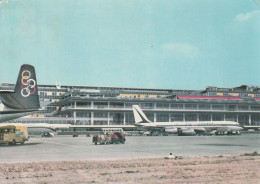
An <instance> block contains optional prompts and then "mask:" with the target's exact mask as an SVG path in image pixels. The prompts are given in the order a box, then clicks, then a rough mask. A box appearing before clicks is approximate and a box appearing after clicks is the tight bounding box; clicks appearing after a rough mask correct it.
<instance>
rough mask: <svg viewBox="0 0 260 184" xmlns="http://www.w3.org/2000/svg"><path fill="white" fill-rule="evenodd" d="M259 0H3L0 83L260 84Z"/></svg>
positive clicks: (193, 86)
mask: <svg viewBox="0 0 260 184" xmlns="http://www.w3.org/2000/svg"><path fill="white" fill-rule="evenodd" d="M259 5H260V3H259V1H258V0H228V1H227V0H216V1H213V0H182V1H179V0H160V1H158V0H127V1H122V0H95V1H93V0H76V1H72V0H44V1H43V0H9V1H7V0H0V83H2V82H11V83H14V82H16V78H17V75H18V71H19V68H20V65H22V64H24V63H26V64H32V65H34V66H35V68H36V72H37V79H38V83H39V84H56V83H57V82H58V83H61V84H62V85H89V86H115V87H137V88H167V89H204V88H205V87H206V86H218V87H236V86H240V85H242V84H249V85H260V8H259Z"/></svg>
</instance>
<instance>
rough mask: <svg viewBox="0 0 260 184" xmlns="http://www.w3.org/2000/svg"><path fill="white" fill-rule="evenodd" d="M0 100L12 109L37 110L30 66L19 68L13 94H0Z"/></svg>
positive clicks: (36, 94) (35, 89)
mask: <svg viewBox="0 0 260 184" xmlns="http://www.w3.org/2000/svg"><path fill="white" fill-rule="evenodd" d="M0 100H1V101H2V103H3V104H4V105H6V106H7V107H10V108H13V109H39V108H40V102H39V95H38V87H37V80H36V75H35V70H34V67H33V66H32V65H27V64H24V65H22V66H21V69H20V72H19V75H18V78H17V82H16V86H15V89H14V92H0Z"/></svg>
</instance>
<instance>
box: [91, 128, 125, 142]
mask: <svg viewBox="0 0 260 184" xmlns="http://www.w3.org/2000/svg"><path fill="white" fill-rule="evenodd" d="M125 141H126V139H125V133H124V132H123V130H122V129H121V130H118V129H117V130H115V129H113V128H110V129H109V128H104V129H102V132H101V133H99V134H96V135H94V136H93V139H92V142H93V143H94V144H119V143H122V144H124V143H125Z"/></svg>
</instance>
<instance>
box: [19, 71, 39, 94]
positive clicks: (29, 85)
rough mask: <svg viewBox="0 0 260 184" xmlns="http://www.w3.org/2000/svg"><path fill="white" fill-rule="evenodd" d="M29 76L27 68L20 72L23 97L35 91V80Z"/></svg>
mask: <svg viewBox="0 0 260 184" xmlns="http://www.w3.org/2000/svg"><path fill="white" fill-rule="evenodd" d="M30 77H31V72H30V71H28V70H24V71H23V72H22V79H21V82H22V85H21V95H22V96H23V97H28V96H30V95H31V94H34V93H35V89H36V88H35V85H36V82H35V80H33V79H30Z"/></svg>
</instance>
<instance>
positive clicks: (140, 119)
mask: <svg viewBox="0 0 260 184" xmlns="http://www.w3.org/2000/svg"><path fill="white" fill-rule="evenodd" d="M133 112H134V117H135V123H151V121H150V120H149V119H148V118H147V117H146V115H145V114H144V113H143V111H142V110H141V109H140V107H139V106H138V105H133Z"/></svg>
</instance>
